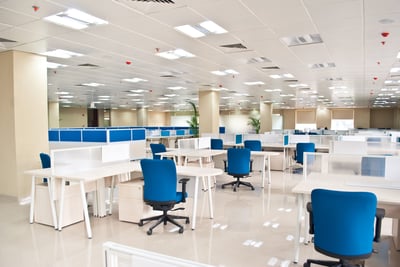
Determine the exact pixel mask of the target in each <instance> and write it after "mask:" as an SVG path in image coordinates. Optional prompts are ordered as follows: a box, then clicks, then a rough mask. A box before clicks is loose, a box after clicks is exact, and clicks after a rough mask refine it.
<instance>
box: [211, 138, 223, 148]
mask: <svg viewBox="0 0 400 267" xmlns="http://www.w3.org/2000/svg"><path fill="white" fill-rule="evenodd" d="M211 149H224V141H223V140H222V139H216V138H212V139H211Z"/></svg>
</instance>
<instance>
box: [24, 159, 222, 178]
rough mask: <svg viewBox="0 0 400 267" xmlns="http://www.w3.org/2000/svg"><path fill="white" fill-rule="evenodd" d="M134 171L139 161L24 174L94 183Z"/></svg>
mask: <svg viewBox="0 0 400 267" xmlns="http://www.w3.org/2000/svg"><path fill="white" fill-rule="evenodd" d="M133 171H139V172H140V171H141V167H140V162H139V161H131V162H122V163H121V162H120V163H115V164H107V165H104V166H96V167H93V168H86V169H80V170H79V169H76V168H68V167H67V166H63V167H60V168H46V169H34V170H28V171H25V172H24V174H26V175H31V176H39V177H54V178H67V179H68V180H84V181H92V180H97V179H101V178H104V177H108V176H113V175H118V174H123V173H128V172H133ZM176 172H177V174H178V175H185V176H191V177H196V176H216V175H221V174H222V173H223V171H222V170H221V169H218V168H208V167H207V168H202V167H197V166H177V167H176Z"/></svg>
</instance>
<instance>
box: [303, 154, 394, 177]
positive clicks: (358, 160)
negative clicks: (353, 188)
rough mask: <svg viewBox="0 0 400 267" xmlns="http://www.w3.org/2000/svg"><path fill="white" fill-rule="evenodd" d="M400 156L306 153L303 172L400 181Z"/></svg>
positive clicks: (305, 174) (305, 173)
mask: <svg viewBox="0 0 400 267" xmlns="http://www.w3.org/2000/svg"><path fill="white" fill-rule="evenodd" d="M399 164H400V157H398V156H382V155H366V154H364V155H361V154H357V155H356V154H331V153H319V152H306V153H304V164H303V166H304V167H303V174H304V177H305V178H306V177H307V176H308V175H309V174H311V173H314V174H315V173H317V174H321V179H323V177H324V174H341V175H344V176H346V175H348V176H354V175H356V176H360V177H382V178H383V179H386V180H397V181H400V175H399V174H398V166H399Z"/></svg>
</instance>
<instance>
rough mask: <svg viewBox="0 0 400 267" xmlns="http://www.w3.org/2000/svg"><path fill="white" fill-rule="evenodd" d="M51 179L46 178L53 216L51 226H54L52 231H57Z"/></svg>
mask: <svg viewBox="0 0 400 267" xmlns="http://www.w3.org/2000/svg"><path fill="white" fill-rule="evenodd" d="M53 187H54V184H53V178H51V177H48V178H47V189H48V190H49V199H50V208H51V215H52V216H53V224H54V229H56V230H57V228H58V224H57V212H56V206H55V204H54V198H53Z"/></svg>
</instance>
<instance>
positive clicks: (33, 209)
mask: <svg viewBox="0 0 400 267" xmlns="http://www.w3.org/2000/svg"><path fill="white" fill-rule="evenodd" d="M34 213H35V176H34V175H32V185H31V208H30V212H29V223H33V215H34Z"/></svg>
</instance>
